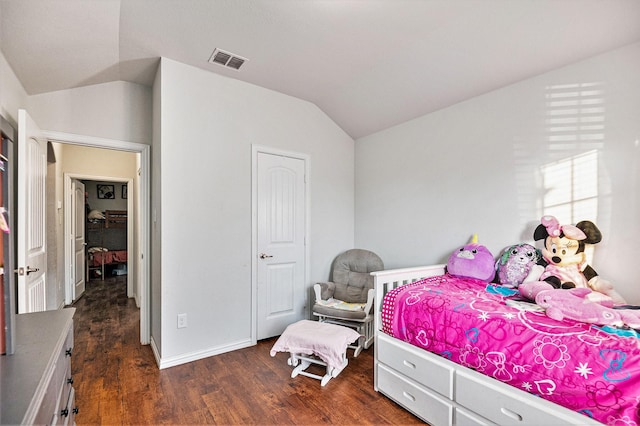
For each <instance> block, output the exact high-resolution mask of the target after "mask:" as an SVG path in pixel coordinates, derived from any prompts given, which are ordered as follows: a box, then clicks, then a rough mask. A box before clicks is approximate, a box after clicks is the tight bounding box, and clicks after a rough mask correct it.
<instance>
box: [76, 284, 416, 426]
mask: <svg viewBox="0 0 640 426" xmlns="http://www.w3.org/2000/svg"><path fill="white" fill-rule="evenodd" d="M74 307H75V308H76V309H77V310H76V315H75V322H74V326H75V334H74V336H75V348H74V355H73V359H72V369H73V377H74V387H75V389H76V398H77V399H76V402H77V405H78V407H79V412H78V414H77V416H76V422H77V424H78V425H84V424H113V425H116V424H119V425H124V424H262V425H269V424H301V425H313V424H341V425H356V424H421V422H420V420H419V419H418V418H416V417H414V416H413V415H411V414H409V413H408V412H407V411H405V410H404V409H402V408H401V407H400V406H398V405H396V404H395V403H393V402H391V401H390V400H389V399H387V398H385V397H384V396H383V395H381V394H378V393H377V392H375V391H374V390H373V348H370V349H369V350H367V351H363V352H362V353H361V354H360V355H359V356H358V357H357V358H353V357H352V353H353V352H352V351H351V350H349V365H348V366H347V368H346V369H345V370H344V371H343V372H342V373H341V374H340V375H339V376H338V377H337V378H335V379H332V380H331V381H329V383H328V384H327V385H326V386H325V387H321V386H320V382H319V381H318V380H315V379H312V378H308V377H304V376H298V377H296V378H293V379H292V378H291V377H290V375H291V367H289V366H288V365H287V354H285V353H278V354H277V355H276V356H275V357H271V356H270V355H269V351H270V349H271V347H272V346H273V344H274V342H275V340H276V339H275V338H273V339H267V340H264V341H260V342H258V344H257V345H256V346H253V347H250V348H246V349H241V350H237V351H233V352H229V353H225V354H221V355H217V356H213V357H209V358H206V359H203V360H199V361H195V362H191V363H188V364H183V365H179V366H176V367H171V368H167V369H164V370H159V369H158V367H157V364H156V362H155V359H154V356H153V353H152V350H151V347H150V346H142V345H140V338H139V329H140V316H139V310H138V309H137V308H136V307H135V302H134V301H133V299H127V297H126V276H120V277H114V278H109V279H106V280H105V281H90V282H89V283H87V290H86V293H85V295H84V296H83V297H81V298H80V299H79V300H78V301H77V302H76V303H75V304H74ZM318 368H320V367H318ZM322 371H323V370H322V369H319V370H318V373H319V374H322Z"/></svg>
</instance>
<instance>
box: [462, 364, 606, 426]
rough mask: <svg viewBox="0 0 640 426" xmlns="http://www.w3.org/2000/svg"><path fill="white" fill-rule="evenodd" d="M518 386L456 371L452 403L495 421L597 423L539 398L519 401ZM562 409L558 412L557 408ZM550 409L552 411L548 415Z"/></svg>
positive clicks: (557, 423)
mask: <svg viewBox="0 0 640 426" xmlns="http://www.w3.org/2000/svg"><path fill="white" fill-rule="evenodd" d="M521 395H522V394H521V393H520V392H519V391H518V389H516V388H513V387H511V386H509V385H507V384H504V383H502V382H499V381H496V380H492V379H490V378H488V377H484V376H481V377H476V376H473V375H471V374H469V372H468V371H463V370H460V371H458V372H457V374H456V399H455V400H456V402H457V403H459V404H461V405H463V406H465V407H467V408H468V409H470V410H472V411H474V412H476V413H478V414H479V415H481V416H483V417H486V418H487V419H489V420H490V421H492V422H495V423H498V424H504V425H508V424H518V425H525V426H526V425H532V426H533V425H535V426H538V425H542V424H549V425H550V424H553V425H565V424H566V425H568V424H584V425H587V424H589V425H598V424H600V423H598V422H595V421H594V420H592V419H590V418H588V417H586V416H583V415H581V414H579V413H576V412H573V411H571V410H568V409H562V407H559V406H558V405H556V404H553V403H552V402H549V401H546V400H544V399H542V398H536V399H534V400H533V401H531V399H528V400H527V401H526V402H525V401H523V400H522V399H521V398H520V396H521ZM559 409H560V410H561V411H562V412H559V411H558V410H559ZM550 410H553V414H549V412H550Z"/></svg>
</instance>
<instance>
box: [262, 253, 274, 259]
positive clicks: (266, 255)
mask: <svg viewBox="0 0 640 426" xmlns="http://www.w3.org/2000/svg"><path fill="white" fill-rule="evenodd" d="M271 257H273V256H270V255H268V254H265V253H260V259H269V258H271Z"/></svg>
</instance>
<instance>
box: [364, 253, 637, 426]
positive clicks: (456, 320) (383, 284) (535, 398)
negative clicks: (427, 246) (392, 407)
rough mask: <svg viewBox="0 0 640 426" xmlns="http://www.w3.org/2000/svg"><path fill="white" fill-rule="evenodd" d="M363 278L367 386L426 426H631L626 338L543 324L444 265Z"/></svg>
mask: <svg viewBox="0 0 640 426" xmlns="http://www.w3.org/2000/svg"><path fill="white" fill-rule="evenodd" d="M372 275H373V276H374V282H375V290H376V299H375V300H376V311H375V322H376V323H375V355H374V356H375V366H374V376H375V377H374V386H375V389H376V391H378V392H381V393H383V394H384V395H386V396H387V397H389V398H390V399H392V400H394V401H395V402H397V403H398V404H400V405H401V406H403V407H404V408H406V409H407V410H409V411H411V412H412V413H413V414H415V415H416V416H418V417H420V418H421V419H422V420H424V421H426V422H427V423H429V424H431V425H434V426H439V425H453V424H456V425H460V424H473V425H484V424H522V425H541V424H553V425H556V424H580V425H584V424H600V423H604V424H611V425H613V424H615V425H640V344H639V342H640V339H638V334H637V333H636V332H635V331H633V330H617V329H609V328H607V327H598V326H591V325H589V324H583V323H578V322H574V321H570V320H564V321H555V320H552V319H550V318H548V317H547V316H546V314H545V313H544V312H541V311H539V310H536V306H535V305H532V304H527V303H523V302H520V301H518V300H517V299H518V297H517V296H516V295H511V294H509V292H508V291H504V289H503V288H500V287H495V286H492V285H488V284H487V283H485V282H482V281H478V280H474V279H460V278H456V277H453V276H451V275H448V274H445V270H444V265H434V266H426V267H418V268H407V269H396V270H388V271H380V272H374V273H372ZM419 314H420V315H419ZM470 321H473V322H470ZM527 354H531V356H528V355H527Z"/></svg>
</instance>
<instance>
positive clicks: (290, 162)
mask: <svg viewBox="0 0 640 426" xmlns="http://www.w3.org/2000/svg"><path fill="white" fill-rule="evenodd" d="M305 205H306V201H305V162H304V160H301V159H297V158H291V157H286V156H281V155H273V154H267V153H262V152H260V153H258V158H257V234H258V235H257V246H256V248H257V253H256V256H257V257H258V260H257V280H256V281H257V310H258V312H257V330H256V334H257V338H258V339H266V338H268V337H272V336H277V335H279V334H282V332H283V331H284V329H285V328H286V326H287V325H289V324H292V323H294V322H296V321H299V320H301V319H303V318H304V315H305V306H306V296H307V294H306V293H307V292H306V291H305V289H306V285H305V268H306V266H305V247H304V245H305V229H306V223H305V222H306V219H305V216H306V211H305Z"/></svg>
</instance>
